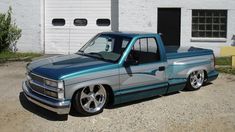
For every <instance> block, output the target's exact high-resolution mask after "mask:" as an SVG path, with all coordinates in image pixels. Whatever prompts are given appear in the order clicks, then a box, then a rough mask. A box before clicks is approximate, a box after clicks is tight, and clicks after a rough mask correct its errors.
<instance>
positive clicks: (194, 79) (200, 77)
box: [189, 70, 205, 89]
mask: <svg viewBox="0 0 235 132" xmlns="http://www.w3.org/2000/svg"><path fill="white" fill-rule="evenodd" d="M204 78H205V77H204V71H203V70H200V71H194V72H192V73H191V74H190V78H189V79H190V84H191V86H192V87H193V88H194V89H198V88H200V87H201V86H202V84H203V82H204Z"/></svg>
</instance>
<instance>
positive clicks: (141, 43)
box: [128, 38, 160, 64]
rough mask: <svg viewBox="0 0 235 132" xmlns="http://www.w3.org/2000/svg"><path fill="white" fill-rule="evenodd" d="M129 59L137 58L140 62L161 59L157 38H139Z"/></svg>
mask: <svg viewBox="0 0 235 132" xmlns="http://www.w3.org/2000/svg"><path fill="white" fill-rule="evenodd" d="M128 59H134V60H137V61H138V62H139V63H140V64H144V63H151V62H156V61H158V60H160V54H159V52H158V46H157V42H156V39H155V38H141V39H138V40H137V41H136V43H135V44H134V46H133V47H132V50H131V52H130V54H129V56H128Z"/></svg>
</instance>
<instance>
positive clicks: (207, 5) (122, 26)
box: [119, 0, 235, 55]
mask: <svg viewBox="0 0 235 132" xmlns="http://www.w3.org/2000/svg"><path fill="white" fill-rule="evenodd" d="M158 8H181V45H182V46H198V47H203V48H211V49H213V50H214V51H215V54H216V55H219V52H220V47H221V46H229V45H231V44H232V43H233V42H232V40H231V38H232V35H233V34H235V24H234V22H235V1H234V0H182V1H180V0H171V1H163V0H119V30H120V31H129V30H136V31H146V32H157V9H158ZM192 9H227V10H228V17H227V18H228V22H227V39H225V40H224V41H222V42H221V41H220V42H218V41H216V40H214V41H213V42H211V41H210V42H208V41H207V42H206V41H201V42H199V41H196V42H194V41H192V40H191V39H192V37H191V31H192V29H191V28H192V27H191V26H192Z"/></svg>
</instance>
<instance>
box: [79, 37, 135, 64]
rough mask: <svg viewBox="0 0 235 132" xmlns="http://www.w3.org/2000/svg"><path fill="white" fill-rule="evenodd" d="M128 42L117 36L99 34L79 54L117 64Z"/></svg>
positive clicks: (128, 40)
mask: <svg viewBox="0 0 235 132" xmlns="http://www.w3.org/2000/svg"><path fill="white" fill-rule="evenodd" d="M130 40H131V39H130V38H126V37H122V36H118V35H111V34H99V35H97V36H95V37H94V38H92V39H91V40H90V41H89V42H88V43H86V44H85V45H84V46H83V47H82V48H81V49H80V50H79V52H80V53H82V54H83V55H87V56H91V57H95V58H98V59H102V60H107V61H112V62H117V61H118V60H119V58H120V57H121V56H122V53H123V52H124V50H125V49H126V47H127V45H128V44H129V42H130Z"/></svg>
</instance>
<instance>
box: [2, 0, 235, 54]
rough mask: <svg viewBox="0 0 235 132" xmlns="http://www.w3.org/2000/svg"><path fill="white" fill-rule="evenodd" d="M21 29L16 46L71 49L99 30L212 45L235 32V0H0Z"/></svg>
mask: <svg viewBox="0 0 235 132" xmlns="http://www.w3.org/2000/svg"><path fill="white" fill-rule="evenodd" d="M9 6H12V8H13V13H14V14H13V16H14V18H15V19H16V23H17V25H18V26H19V27H20V28H21V29H22V37H21V38H20V40H19V42H18V49H19V50H20V51H25V52H43V53H49V54H54V53H56V54H57V53H63V54H67V53H73V52H75V51H77V50H78V49H79V48H80V47H81V46H82V45H83V44H84V43H85V42H86V41H87V40H88V39H89V38H91V37H92V36H94V35H95V34H96V33H98V32H101V31H109V30H115V31H117V30H119V31H144V32H155V33H157V32H160V33H162V34H163V37H164V42H165V43H166V44H167V45H180V46H195V47H203V48H211V49H213V50H214V51H215V53H216V55H219V52H220V48H221V47H222V46H230V45H231V44H232V43H233V41H232V40H231V38H232V36H233V35H234V34H235V0H181V1H180V0H168V1H164V0H1V1H0V12H5V11H7V9H8V7H9Z"/></svg>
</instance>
